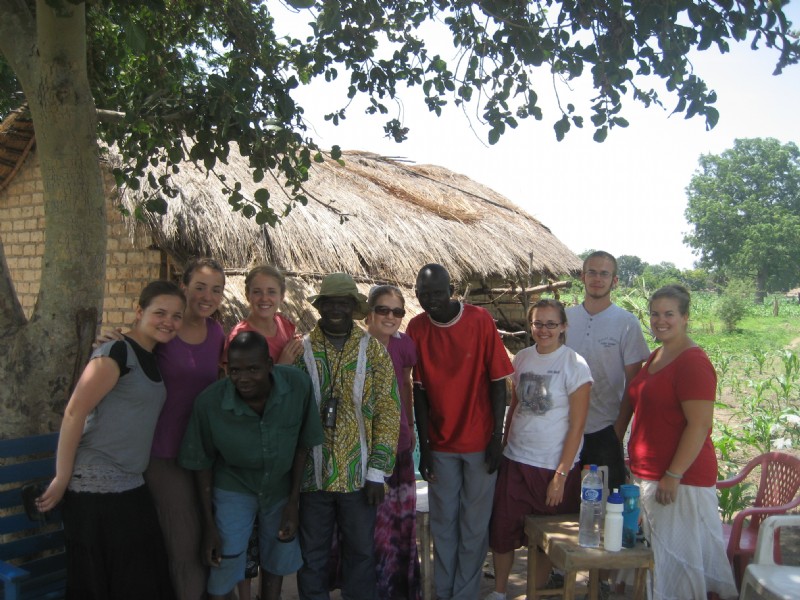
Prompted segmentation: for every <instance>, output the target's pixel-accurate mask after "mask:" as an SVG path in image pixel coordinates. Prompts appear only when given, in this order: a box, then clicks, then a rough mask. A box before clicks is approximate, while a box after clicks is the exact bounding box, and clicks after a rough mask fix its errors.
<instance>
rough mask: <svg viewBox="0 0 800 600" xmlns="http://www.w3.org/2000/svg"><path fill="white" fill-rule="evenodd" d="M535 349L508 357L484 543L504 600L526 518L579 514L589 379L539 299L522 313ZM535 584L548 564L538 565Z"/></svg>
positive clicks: (557, 312)
mask: <svg viewBox="0 0 800 600" xmlns="http://www.w3.org/2000/svg"><path fill="white" fill-rule="evenodd" d="M528 320H529V322H530V324H531V332H532V334H533V338H534V340H535V342H536V345H535V346H532V347H530V348H526V349H524V350H521V351H520V352H519V353H518V354H517V355H516V356H515V357H514V375H513V376H512V379H513V383H514V394H513V397H512V401H511V408H510V409H509V411H508V417H507V418H506V427H505V439H504V442H505V450H504V451H503V462H502V463H501V464H500V472H499V474H498V477H497V486H496V487H495V494H494V506H493V508H492V521H491V525H490V533H489V545H490V546H491V548H492V555H493V556H494V569H495V591H494V592H492V593H491V594H489V596H487V600H504V599H505V597H506V585H507V584H508V576H509V573H510V572H511V566H512V565H513V563H514V550H515V549H516V548H520V547H522V546H527V544H528V540H527V538H526V536H525V531H524V523H525V516H526V515H530V514H538V515H557V514H567V513H574V512H578V509H579V505H580V485H581V482H580V468H579V465H578V459H579V456H580V451H581V446H582V444H583V428H584V425H585V423H586V415H587V413H588V412H589V390H590V388H591V385H592V374H591V373H590V371H589V366H588V365H587V364H586V361H585V360H584V359H583V358H582V357H581V356H580V355H578V354H576V353H575V351H574V350H572V349H571V348H568V347H567V346H565V345H564V340H565V334H564V332H565V331H566V329H567V315H566V313H565V311H564V306H563V305H562V304H561V303H560V302H558V301H556V300H550V299H547V300H539V301H538V302H537V303H536V304H534V305H533V306H532V307H531V309H530V311H529V312H528ZM537 571H538V572H537V574H536V579H537V587H541V586H543V585H544V583H545V581H546V579H547V575H548V573H549V571H550V564H549V561H547V560H546V559H545V557H544V556H540V557H539V560H538V561H537Z"/></svg>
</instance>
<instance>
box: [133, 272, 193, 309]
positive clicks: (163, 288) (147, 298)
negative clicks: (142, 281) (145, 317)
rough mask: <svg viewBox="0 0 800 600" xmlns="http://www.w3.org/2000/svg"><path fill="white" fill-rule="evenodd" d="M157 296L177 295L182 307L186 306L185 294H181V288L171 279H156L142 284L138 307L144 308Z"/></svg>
mask: <svg viewBox="0 0 800 600" xmlns="http://www.w3.org/2000/svg"><path fill="white" fill-rule="evenodd" d="M157 296H177V297H178V298H180V299H181V300H182V301H183V306H184V308H185V307H186V296H184V295H183V290H182V289H181V288H179V287H178V285H177V284H175V283H172V282H171V281H165V280H163V279H158V280H156V281H151V282H150V283H148V284H147V285H146V286H144V289H143V290H142V291H141V293H140V294H139V308H141V309H142V310H144V309H145V308H147V307H148V306H150V303H151V302H152V301H153V300H154V299H155V298H156V297H157Z"/></svg>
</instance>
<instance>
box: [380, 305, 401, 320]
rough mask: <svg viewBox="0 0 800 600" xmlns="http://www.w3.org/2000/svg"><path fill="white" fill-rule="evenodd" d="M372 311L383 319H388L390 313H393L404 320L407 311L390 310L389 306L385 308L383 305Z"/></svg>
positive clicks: (399, 309)
mask: <svg viewBox="0 0 800 600" xmlns="http://www.w3.org/2000/svg"><path fill="white" fill-rule="evenodd" d="M372 310H373V311H374V312H375V314H376V315H380V316H382V317H388V316H389V313H392V314H393V315H394V316H395V317H397V318H398V319H402V318H403V317H405V316H406V310H405V309H404V308H389V307H388V306H383V305H382V304H379V305H378V306H376V307H375V308H373V309H372Z"/></svg>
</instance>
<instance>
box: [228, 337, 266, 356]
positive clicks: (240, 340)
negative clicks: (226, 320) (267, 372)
mask: <svg viewBox="0 0 800 600" xmlns="http://www.w3.org/2000/svg"><path fill="white" fill-rule="evenodd" d="M250 350H260V351H261V352H262V353H263V354H264V356H265V357H266V358H267V360H271V359H272V356H270V353H269V343H267V338H265V337H264V336H263V335H261V334H260V333H258V332H257V331H241V332H239V333H237V334H236V337H234V338H233V339H232V340H231V343H230V344H229V345H228V353H230V352H231V351H236V352H247V351H250Z"/></svg>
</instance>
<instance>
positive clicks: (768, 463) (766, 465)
mask: <svg viewBox="0 0 800 600" xmlns="http://www.w3.org/2000/svg"><path fill="white" fill-rule="evenodd" d="M758 466H760V467H761V480H760V482H759V484H758V491H757V492H756V499H755V502H754V505H753V506H752V507H751V508H745V509H744V510H742V511H741V512H739V513H738V514H737V515H736V516H735V517H734V519H733V523H732V524H731V525H724V524H723V526H722V529H723V535H724V537H725V540H726V541H727V543H728V560H729V561H730V563H731V566H732V567H733V573H734V577H735V578H736V586H737V587H739V588H741V586H742V577H743V576H744V570H745V569H746V568H747V565H748V563H749V562H750V561H751V560H752V558H753V554H755V551H756V542H757V541H758V529H759V527H760V526H761V521H763V520H764V519H765V518H766V517H768V516H769V515H781V514H784V513H786V512H788V511H790V510H791V509H793V508H795V507H797V506H800V495H798V494H797V491H798V489H800V458H797V457H795V456H791V455H789V454H784V453H783V452H768V453H767V454H762V455H761V456H756V457H755V458H754V459H753V460H751V461H750V462H749V463H747V464H746V465H745V467H744V469H742V472H741V473H739V474H738V475H737V476H736V477H732V478H730V479H725V480H722V481H718V482H717V489H720V488H729V487H732V486H734V485H736V484H738V483H741V481H742V480H744V479H745V478H746V477H747V476H748V475H749V474H750V471H752V470H753V469H755V468H756V467H758ZM745 521H747V523H745Z"/></svg>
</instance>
